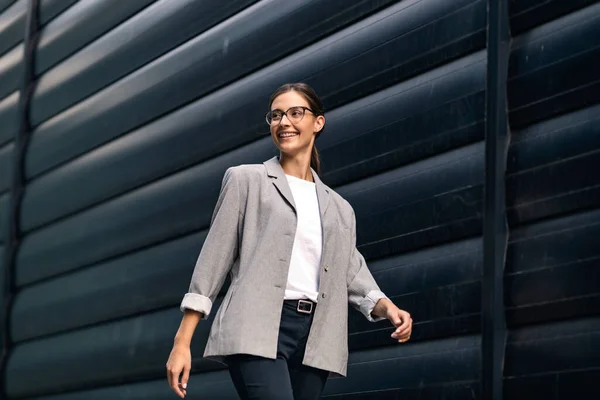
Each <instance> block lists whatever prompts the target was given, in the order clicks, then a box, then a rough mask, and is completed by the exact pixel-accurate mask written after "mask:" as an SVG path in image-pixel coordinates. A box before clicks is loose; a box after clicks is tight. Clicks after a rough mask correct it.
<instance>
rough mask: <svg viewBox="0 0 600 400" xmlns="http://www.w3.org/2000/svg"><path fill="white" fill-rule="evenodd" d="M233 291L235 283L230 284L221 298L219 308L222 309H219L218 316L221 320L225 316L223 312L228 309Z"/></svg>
mask: <svg viewBox="0 0 600 400" xmlns="http://www.w3.org/2000/svg"><path fill="white" fill-rule="evenodd" d="M234 293H235V285H233V284H232V285H231V286H229V288H228V289H227V293H226V294H225V297H224V298H223V302H222V303H221V309H222V311H221V318H220V320H223V317H224V316H225V313H226V312H227V310H228V309H229V306H230V305H231V299H232V298H233V295H234Z"/></svg>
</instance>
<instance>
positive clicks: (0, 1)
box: [0, 0, 15, 12]
mask: <svg viewBox="0 0 600 400" xmlns="http://www.w3.org/2000/svg"><path fill="white" fill-rule="evenodd" d="M14 2H15V0H0V12H2V11H4V10H5V9H7V8H8V7H9V6H10V5H11V4H13V3H14Z"/></svg>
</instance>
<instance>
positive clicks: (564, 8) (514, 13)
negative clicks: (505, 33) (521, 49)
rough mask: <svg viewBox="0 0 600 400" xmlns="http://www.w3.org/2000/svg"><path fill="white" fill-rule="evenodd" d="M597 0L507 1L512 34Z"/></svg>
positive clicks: (517, 33) (514, 34)
mask: <svg viewBox="0 0 600 400" xmlns="http://www.w3.org/2000/svg"><path fill="white" fill-rule="evenodd" d="M595 1H597V0H569V1H564V0H512V1H510V2H509V9H510V30H511V33H512V35H513V36H516V35H519V34H521V33H522V32H524V31H526V30H528V29H532V28H535V27H536V26H539V25H541V24H544V23H546V22H548V21H552V20H553V19H556V18H560V17H561V16H563V15H565V14H568V13H572V12H573V11H575V10H579V9H580V8H583V7H586V6H588V5H590V4H592V3H594V2H595Z"/></svg>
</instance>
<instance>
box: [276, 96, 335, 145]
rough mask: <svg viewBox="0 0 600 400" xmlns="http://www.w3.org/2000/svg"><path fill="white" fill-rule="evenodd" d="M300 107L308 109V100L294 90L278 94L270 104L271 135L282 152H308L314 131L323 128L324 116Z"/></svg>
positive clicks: (313, 137) (312, 141)
mask: <svg viewBox="0 0 600 400" xmlns="http://www.w3.org/2000/svg"><path fill="white" fill-rule="evenodd" d="M302 107H305V108H308V109H310V105H309V104H308V101H306V99H305V98H304V96H303V95H302V94H300V93H298V92H296V91H291V92H286V93H283V94H280V95H279V96H277V97H276V98H275V100H273V104H271V110H270V111H271V116H272V121H271V124H270V127H271V137H272V139H273V142H275V145H276V146H277V148H278V149H279V150H280V151H281V152H282V153H285V154H288V155H294V154H298V153H302V152H305V151H306V152H310V151H311V149H312V146H313V143H314V140H315V134H316V132H320V131H321V129H323V125H324V124H325V118H324V117H323V116H322V115H320V116H315V115H314V114H313V113H312V112H311V111H309V110H306V109H303V108H302ZM286 112H287V113H286ZM302 113H304V116H302Z"/></svg>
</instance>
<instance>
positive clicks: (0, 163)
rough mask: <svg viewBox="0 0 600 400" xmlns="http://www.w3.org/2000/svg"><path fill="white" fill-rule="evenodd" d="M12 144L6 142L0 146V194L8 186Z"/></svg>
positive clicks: (10, 174)
mask: <svg viewBox="0 0 600 400" xmlns="http://www.w3.org/2000/svg"><path fill="white" fill-rule="evenodd" d="M14 148H15V146H14V144H13V143H12V142H11V143H8V144H5V145H4V146H2V147H0V194H2V193H4V192H6V191H7V190H8V189H9V188H10V183H11V181H12V173H13V172H12V171H13V165H14V161H13V150H14Z"/></svg>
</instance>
